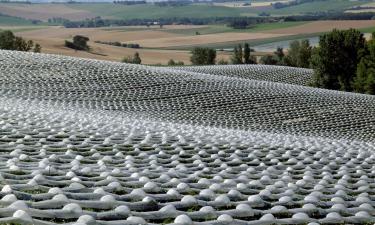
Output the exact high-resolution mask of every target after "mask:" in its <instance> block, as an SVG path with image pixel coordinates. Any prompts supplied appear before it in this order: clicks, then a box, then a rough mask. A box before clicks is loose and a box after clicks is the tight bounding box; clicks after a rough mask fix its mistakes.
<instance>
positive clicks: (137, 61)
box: [121, 52, 142, 64]
mask: <svg viewBox="0 0 375 225" xmlns="http://www.w3.org/2000/svg"><path fill="white" fill-rule="evenodd" d="M121 62H123V63H131V64H141V62H142V60H141V57H140V56H139V53H138V52H136V53H134V56H133V57H130V56H127V57H124V58H123V59H122V60H121Z"/></svg>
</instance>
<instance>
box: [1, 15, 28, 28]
mask: <svg viewBox="0 0 375 225" xmlns="http://www.w3.org/2000/svg"><path fill="white" fill-rule="evenodd" d="M4 25H7V26H27V25H32V22H31V21H30V20H25V19H23V18H18V17H13V16H6V15H0V26H4Z"/></svg>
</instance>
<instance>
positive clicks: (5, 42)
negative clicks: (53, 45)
mask: <svg viewBox="0 0 375 225" xmlns="http://www.w3.org/2000/svg"><path fill="white" fill-rule="evenodd" d="M36 45H38V46H39V48H40V45H39V44H36ZM33 47H34V42H33V41H32V40H28V41H26V40H24V39H23V38H21V37H16V36H15V35H14V34H13V32H12V31H9V30H6V31H2V32H0V49H5V50H16V51H25V52H27V51H30V50H31V49H33Z"/></svg>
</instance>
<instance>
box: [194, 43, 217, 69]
mask: <svg viewBox="0 0 375 225" xmlns="http://www.w3.org/2000/svg"><path fill="white" fill-rule="evenodd" d="M190 61H191V63H192V64H193V65H213V64H215V61H216V50H215V49H211V48H200V47H196V48H194V49H193V50H192V51H191V57H190Z"/></svg>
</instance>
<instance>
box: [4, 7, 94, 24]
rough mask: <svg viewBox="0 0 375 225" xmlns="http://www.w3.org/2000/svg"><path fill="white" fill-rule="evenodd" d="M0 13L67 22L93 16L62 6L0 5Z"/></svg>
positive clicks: (92, 15) (92, 16)
mask: <svg viewBox="0 0 375 225" xmlns="http://www.w3.org/2000/svg"><path fill="white" fill-rule="evenodd" d="M0 13H1V14H4V15H9V16H15V17H19V16H20V15H22V17H23V18H26V19H35V20H43V21H47V20H48V19H49V18H53V17H60V18H65V19H69V20H83V19H86V18H94V17H95V15H94V14H92V13H90V12H88V11H84V10H77V9H72V8H69V7H66V6H65V5H62V4H42V5H40V4H18V3H17V4H9V3H7V4H0Z"/></svg>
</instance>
